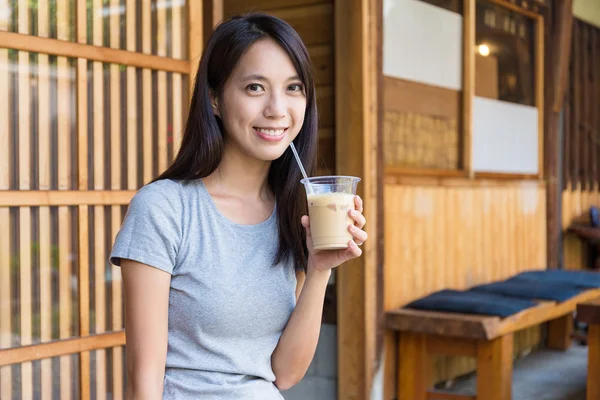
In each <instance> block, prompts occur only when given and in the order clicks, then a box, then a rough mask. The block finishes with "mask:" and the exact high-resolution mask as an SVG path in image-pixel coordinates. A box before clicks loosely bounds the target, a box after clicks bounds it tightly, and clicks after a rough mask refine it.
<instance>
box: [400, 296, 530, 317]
mask: <svg viewBox="0 0 600 400" xmlns="http://www.w3.org/2000/svg"><path fill="white" fill-rule="evenodd" d="M535 305H536V303H535V302H533V301H530V300H525V299H518V298H513V297H506V296H500V295H497V294H493V293H485V292H475V291H458V290H451V289H444V290H440V291H438V292H435V293H432V294H430V295H428V296H425V297H422V298H420V299H417V300H415V301H413V302H411V303H410V304H408V305H406V307H407V308H414V309H418V310H428V311H444V312H453V313H464V314H479V315H497V316H499V317H508V316H510V315H513V314H516V313H518V312H519V311H523V310H525V309H527V308H530V307H533V306H535Z"/></svg>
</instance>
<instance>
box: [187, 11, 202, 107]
mask: <svg viewBox="0 0 600 400" xmlns="http://www.w3.org/2000/svg"><path fill="white" fill-rule="evenodd" d="M186 3H187V7H188V12H187V16H188V27H189V37H188V43H189V49H188V52H189V54H188V58H189V60H190V74H189V76H188V84H189V89H190V90H189V96H190V98H191V97H192V96H193V94H194V82H195V80H196V72H197V70H198V64H199V62H200V56H201V55H202V47H203V43H204V39H203V35H202V31H203V29H202V26H203V20H202V18H203V17H202V15H203V13H202V12H203V5H202V2H199V1H187V2H186Z"/></svg>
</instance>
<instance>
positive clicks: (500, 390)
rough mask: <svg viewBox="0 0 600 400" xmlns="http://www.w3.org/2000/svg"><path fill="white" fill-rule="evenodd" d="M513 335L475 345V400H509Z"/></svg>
mask: <svg viewBox="0 0 600 400" xmlns="http://www.w3.org/2000/svg"><path fill="white" fill-rule="evenodd" d="M512 367H513V335H512V334H509V335H505V336H502V337H499V338H497V339H494V340H491V341H483V340H482V341H480V342H479V343H478V345H477V399H482V400H510V399H511V395H512V394H511V390H512Z"/></svg>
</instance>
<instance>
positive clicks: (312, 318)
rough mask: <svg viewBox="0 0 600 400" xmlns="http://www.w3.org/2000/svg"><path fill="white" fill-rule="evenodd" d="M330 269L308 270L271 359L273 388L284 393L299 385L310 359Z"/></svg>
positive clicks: (314, 344) (319, 325) (317, 338)
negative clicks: (294, 306) (274, 386)
mask: <svg viewBox="0 0 600 400" xmlns="http://www.w3.org/2000/svg"><path fill="white" fill-rule="evenodd" d="M330 275H331V270H327V271H318V270H316V269H314V268H311V269H309V270H308V273H307V274H306V280H305V281H304V284H303V286H302V288H301V292H300V296H299V297H298V302H297V303H296V308H295V309H294V311H293V312H292V315H291V317H290V319H289V321H288V323H287V325H286V327H285V329H284V331H283V333H282V335H281V337H280V338H279V343H278V344H277V347H276V348H275V351H274V352H273V355H272V356H271V367H272V368H273V372H274V373H275V377H276V379H275V385H276V386H277V388H278V389H279V390H287V389H289V388H291V387H292V386H294V385H295V384H297V383H298V382H300V380H301V379H302V377H303V376H304V374H305V373H306V371H307V370H308V367H309V366H310V363H311V361H312V359H313V357H314V354H315V350H316V348H317V342H318V341H319V333H320V330H321V317H322V315H323V302H324V300H325V290H326V289H327V282H328V281H329V276H330Z"/></svg>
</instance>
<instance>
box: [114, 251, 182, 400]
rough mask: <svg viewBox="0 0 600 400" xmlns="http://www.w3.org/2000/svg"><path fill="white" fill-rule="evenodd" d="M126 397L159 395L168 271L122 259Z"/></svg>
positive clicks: (141, 397)
mask: <svg viewBox="0 0 600 400" xmlns="http://www.w3.org/2000/svg"><path fill="white" fill-rule="evenodd" d="M121 270H122V274H123V297H124V303H125V304H124V305H125V332H126V335H127V343H126V354H127V393H126V399H127V400H134V399H144V400H151V399H161V398H162V391H163V380H164V376H165V364H166V357H167V335H168V312H169V311H168V310H169V286H170V282H171V275H169V274H168V273H167V272H164V271H162V270H160V269H158V268H154V267H151V266H148V265H145V264H141V263H139V262H135V261H132V260H126V259H123V260H122V262H121Z"/></svg>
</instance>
